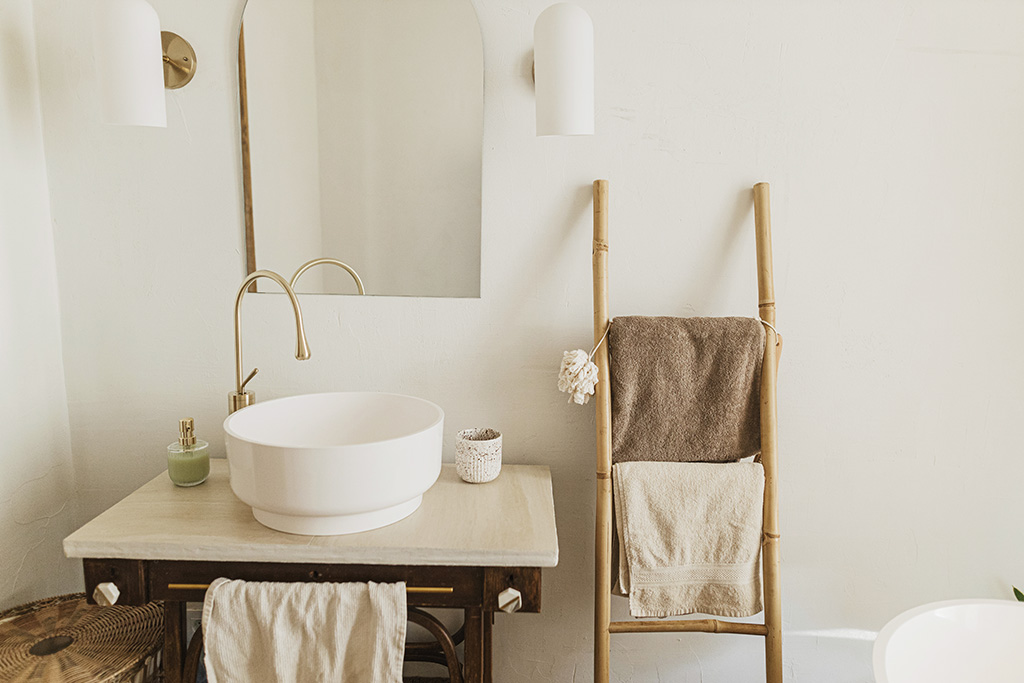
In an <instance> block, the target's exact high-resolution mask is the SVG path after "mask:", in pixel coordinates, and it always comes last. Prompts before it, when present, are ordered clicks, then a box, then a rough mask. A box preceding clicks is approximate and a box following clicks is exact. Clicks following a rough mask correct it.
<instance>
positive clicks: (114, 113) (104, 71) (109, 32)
mask: <svg viewBox="0 0 1024 683" xmlns="http://www.w3.org/2000/svg"><path fill="white" fill-rule="evenodd" d="M93 46H94V50H95V54H96V72H97V77H98V79H99V97H100V106H101V109H102V112H103V120H104V121H105V122H106V123H111V124H116V125H126V126H156V127H159V128H165V127H167V103H166V100H165V98H164V67H163V46H162V45H161V41H160V18H159V17H158V16H157V13H156V10H154V9H153V8H152V7H151V6H150V5H149V3H147V2H146V1H145V0H93Z"/></svg>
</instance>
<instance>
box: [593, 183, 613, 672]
mask: <svg viewBox="0 0 1024 683" xmlns="http://www.w3.org/2000/svg"><path fill="white" fill-rule="evenodd" d="M593 265H594V344H595V345H596V344H598V342H600V341H601V338H602V337H603V336H604V333H605V330H606V329H607V327H608V181H607V180H595V181H594V246H593ZM594 362H595V363H596V364H597V377H598V382H597V389H596V392H597V394H596V396H595V401H594V402H595V404H596V411H597V515H596V521H595V524H594V527H595V528H594V681H595V683H608V677H609V671H610V668H609V658H610V656H611V650H610V645H611V643H610V638H609V630H608V624H609V622H610V621H611V577H612V574H611V554H612V478H611V476H612V475H611V472H612V399H611V379H610V377H611V375H610V372H609V368H608V343H607V342H605V343H604V344H601V346H600V348H598V350H597V353H596V354H594Z"/></svg>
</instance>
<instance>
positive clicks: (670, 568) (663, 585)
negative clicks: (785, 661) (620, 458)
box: [612, 462, 764, 617]
mask: <svg viewBox="0 0 1024 683" xmlns="http://www.w3.org/2000/svg"><path fill="white" fill-rule="evenodd" d="M612 483H613V487H614V496H613V498H614V500H615V527H616V534H617V536H618V539H617V540H618V545H619V549H618V555H619V577H618V585H617V586H616V588H617V589H618V590H617V592H621V593H622V594H624V595H628V596H629V613H630V614H632V615H633V616H634V617H669V616H677V615H682V614H691V613H693V612H702V613H704V614H714V615H717V616H722V617H748V616H750V615H752V614H757V613H758V612H760V611H761V609H762V607H761V581H760V572H759V568H760V563H759V561H760V553H761V513H762V511H761V504H762V501H763V500H764V468H762V466H761V464H760V463H754V462H738V463H677V462H626V463H619V464H617V465H613V466H612Z"/></svg>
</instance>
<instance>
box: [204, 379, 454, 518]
mask: <svg viewBox="0 0 1024 683" xmlns="http://www.w3.org/2000/svg"><path fill="white" fill-rule="evenodd" d="M443 426H444V411H442V410H441V408H439V407H438V406H437V405H435V404H433V403H431V402H430V401H424V400H423V399H421V398H415V397H413V396H403V395H401V394H379V393H370V392H338V393H328V394H305V395H302V396H290V397H288V398H279V399H276V400H273V401H266V402H265V403H256V404H254V405H251V406H249V407H248V408H243V409H242V410H239V411H238V412H235V413H232V414H231V415H229V416H228V418H227V419H226V420H224V434H225V437H226V439H227V452H228V464H229V467H230V471H231V490H232V491H234V492H235V495H236V496H238V497H239V499H241V500H242V501H243V502H245V503H247V504H248V505H251V506H252V513H253V516H254V517H255V518H256V520H257V521H258V522H260V523H261V524H263V525H264V526H268V527H270V528H271V529H277V530H278V531H285V532H288V533H292V534H303V535H309V536H334V535H337V534H351V533H356V532H359V531H368V530H370V529H376V528H378V527H382V526H386V525H388V524H393V523H394V522H397V521H399V520H401V519H404V518H405V517H408V516H409V515H411V514H412V513H413V512H415V511H416V509H417V508H418V507H419V506H420V502H421V501H422V500H423V493H424V492H425V491H426V490H427V489H429V488H430V487H431V486H433V485H434V482H435V481H437V477H438V475H439V474H440V473H441V436H442V430H443Z"/></svg>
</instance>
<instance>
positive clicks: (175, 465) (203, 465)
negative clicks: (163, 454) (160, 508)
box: [167, 417, 210, 486]
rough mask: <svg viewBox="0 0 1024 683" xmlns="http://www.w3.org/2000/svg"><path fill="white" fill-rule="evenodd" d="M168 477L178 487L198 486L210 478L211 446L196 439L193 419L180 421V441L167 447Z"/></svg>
mask: <svg viewBox="0 0 1024 683" xmlns="http://www.w3.org/2000/svg"><path fill="white" fill-rule="evenodd" d="M167 475H168V476H169V477H170V478H171V481H173V482H174V483H175V484H177V485H178V486H197V485H199V484H202V483H203V482H204V481H206V478H207V477H208V476H210V444H208V443H207V442H205V441H203V440H202V439H197V438H196V433H195V426H194V423H193V420H192V418H191V417H186V418H184V419H182V420H179V421H178V440H177V441H175V442H174V443H172V444H171V445H170V446H168V447H167Z"/></svg>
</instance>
